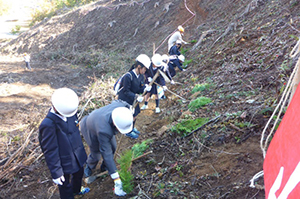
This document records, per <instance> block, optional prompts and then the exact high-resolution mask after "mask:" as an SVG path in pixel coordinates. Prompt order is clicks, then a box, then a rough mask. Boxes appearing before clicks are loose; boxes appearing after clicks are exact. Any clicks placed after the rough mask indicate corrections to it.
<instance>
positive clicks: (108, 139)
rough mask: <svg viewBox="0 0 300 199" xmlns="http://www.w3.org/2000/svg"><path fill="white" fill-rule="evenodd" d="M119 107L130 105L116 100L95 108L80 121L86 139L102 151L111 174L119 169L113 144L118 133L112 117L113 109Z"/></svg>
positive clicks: (92, 147) (93, 147)
mask: <svg viewBox="0 0 300 199" xmlns="http://www.w3.org/2000/svg"><path fill="white" fill-rule="evenodd" d="M117 107H127V108H129V107H130V105H129V104H127V103H126V102H124V101H121V100H115V101H113V102H112V103H111V104H109V105H107V106H104V107H101V108H99V109H96V110H94V111H93V112H91V113H90V114H89V115H87V116H85V117H84V118H82V120H81V122H80V130H81V133H82V135H83V137H84V139H85V141H86V142H87V144H88V145H89V147H90V149H91V150H95V151H97V150H98V151H100V153H101V155H102V158H103V161H104V162H105V166H106V168H107V169H108V173H109V174H113V173H115V172H116V171H117V167H116V163H115V161H114V151H113V150H112V148H113V147H112V145H111V143H112V140H113V139H115V135H116V134H117V133H118V131H117V129H116V128H115V127H114V125H113V121H112V117H111V114H112V111H113V110H114V109H115V108H117Z"/></svg>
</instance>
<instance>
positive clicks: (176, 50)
mask: <svg viewBox="0 0 300 199" xmlns="http://www.w3.org/2000/svg"><path fill="white" fill-rule="evenodd" d="M179 49H180V48H178V47H177V45H174V46H172V47H171V48H170V50H169V55H177V56H179V55H181V53H180V52H179Z"/></svg>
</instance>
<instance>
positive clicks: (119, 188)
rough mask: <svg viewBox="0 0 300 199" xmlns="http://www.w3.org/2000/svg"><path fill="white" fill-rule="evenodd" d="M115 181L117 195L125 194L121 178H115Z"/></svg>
mask: <svg viewBox="0 0 300 199" xmlns="http://www.w3.org/2000/svg"><path fill="white" fill-rule="evenodd" d="M114 182H115V188H114V192H115V194H116V195H117V196H125V195H126V192H125V191H123V186H122V182H121V180H120V178H118V179H116V180H114Z"/></svg>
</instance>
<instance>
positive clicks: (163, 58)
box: [161, 54, 169, 63]
mask: <svg viewBox="0 0 300 199" xmlns="http://www.w3.org/2000/svg"><path fill="white" fill-rule="evenodd" d="M161 58H162V61H163V62H165V63H168V62H169V56H168V55H167V54H163V55H162V56H161Z"/></svg>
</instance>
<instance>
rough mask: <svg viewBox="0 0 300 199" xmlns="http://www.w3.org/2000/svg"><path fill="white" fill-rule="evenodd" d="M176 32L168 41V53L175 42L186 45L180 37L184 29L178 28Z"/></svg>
mask: <svg viewBox="0 0 300 199" xmlns="http://www.w3.org/2000/svg"><path fill="white" fill-rule="evenodd" d="M177 29H178V31H176V32H175V33H174V34H173V35H172V36H171V37H170V38H169V40H168V52H169V51H170V49H171V47H172V46H173V45H174V44H175V42H176V41H177V40H180V41H181V42H182V43H184V44H187V43H188V42H185V41H183V39H182V35H183V33H184V28H183V27H182V26H178V28H177Z"/></svg>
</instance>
